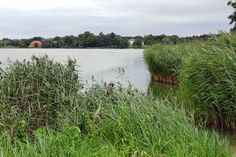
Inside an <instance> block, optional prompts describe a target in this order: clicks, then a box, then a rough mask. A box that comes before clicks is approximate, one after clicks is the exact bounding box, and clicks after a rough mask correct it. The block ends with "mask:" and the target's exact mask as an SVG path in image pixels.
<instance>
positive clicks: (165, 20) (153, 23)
mask: <svg viewBox="0 0 236 157" xmlns="http://www.w3.org/2000/svg"><path fill="white" fill-rule="evenodd" d="M226 3H227V2H226V1H223V0H207V1H204V0H198V1H196V0H176V1H175V0H166V1H161V0H149V1H147V0H146V1H143V0H129V1H127V0H119V1H118V0H114V1H111V0H110V1H109V0H97V1H95V2H94V5H96V7H91V8H84V9H82V8H71V9H68V8H67V9H65V8H64V9H63V8H55V9H50V10H35V11H24V10H21V11H20V10H12V9H0V30H1V31H0V38H2V37H10V38H18V37H20V38H24V37H32V36H38V35H40V36H43V37H52V36H57V35H60V36H63V35H69V34H74V35H78V34H79V33H82V32H84V31H91V32H94V33H99V32H101V31H103V32H105V33H107V32H115V33H118V34H122V35H144V34H163V33H165V34H177V35H180V36H186V35H194V34H203V33H214V32H217V31H219V30H224V31H228V30H229V29H230V26H229V24H228V23H229V20H228V19H227V16H228V15H229V14H230V13H231V12H232V9H231V8H229V7H228V6H227V5H226Z"/></svg>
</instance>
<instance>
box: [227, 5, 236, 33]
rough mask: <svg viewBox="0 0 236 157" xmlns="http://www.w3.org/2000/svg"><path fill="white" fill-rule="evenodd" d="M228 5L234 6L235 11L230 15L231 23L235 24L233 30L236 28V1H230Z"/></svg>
mask: <svg viewBox="0 0 236 157" xmlns="http://www.w3.org/2000/svg"><path fill="white" fill-rule="evenodd" d="M228 5H229V6H231V7H233V9H234V12H233V13H232V14H231V15H230V16H229V19H230V20H231V21H230V24H234V27H233V28H232V30H234V31H235V30H236V1H229V2H228Z"/></svg>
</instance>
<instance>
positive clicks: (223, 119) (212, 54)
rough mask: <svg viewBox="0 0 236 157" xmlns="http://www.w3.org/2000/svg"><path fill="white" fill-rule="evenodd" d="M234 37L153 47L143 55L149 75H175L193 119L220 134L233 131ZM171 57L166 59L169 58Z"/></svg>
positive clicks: (222, 35) (235, 115)
mask: <svg viewBox="0 0 236 157" xmlns="http://www.w3.org/2000/svg"><path fill="white" fill-rule="evenodd" d="M235 46H236V36H235V33H231V34H224V33H222V34H220V35H219V36H217V37H215V38H212V39H209V40H208V41H204V42H195V43H184V44H180V45H166V46H164V47H163V46H161V47H160V45H156V46H154V47H151V48H149V49H147V50H146V51H145V54H144V57H145V60H146V62H147V64H148V67H149V70H150V72H151V74H163V73H164V74H166V75H175V76H176V77H177V78H178V82H179V87H180V88H179V89H180V90H179V92H178V94H179V95H180V97H181V100H182V101H183V102H184V103H185V105H186V106H187V107H189V108H191V109H194V111H195V119H196V120H197V121H199V122H201V123H202V124H204V125H207V126H210V127H214V128H218V129H220V130H230V131H234V130H236V121H235V118H236V110H235V102H236V97H235V91H236V90H235V89H236V88H235V86H236V82H235V80H236V66H235V65H236V64H235V63H236V53H235V50H236V49H235ZM170 55H171V56H173V57H169V56H170Z"/></svg>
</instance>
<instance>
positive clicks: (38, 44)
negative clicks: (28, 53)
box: [29, 40, 43, 48]
mask: <svg viewBox="0 0 236 157" xmlns="http://www.w3.org/2000/svg"><path fill="white" fill-rule="evenodd" d="M42 46H43V43H42V42H41V41H39V40H33V41H32V42H31V43H30V45H29V48H41V47H42Z"/></svg>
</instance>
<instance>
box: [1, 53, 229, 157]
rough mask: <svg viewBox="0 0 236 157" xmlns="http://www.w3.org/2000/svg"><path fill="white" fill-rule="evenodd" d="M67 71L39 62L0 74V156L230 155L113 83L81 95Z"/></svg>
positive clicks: (163, 106)
mask: <svg viewBox="0 0 236 157" xmlns="http://www.w3.org/2000/svg"><path fill="white" fill-rule="evenodd" d="M75 66H76V64H75V62H74V61H73V60H70V59H69V60H68V63H67V64H65V65H62V64H61V63H57V62H54V61H53V60H50V59H49V58H48V57H46V56H45V57H41V58H37V57H32V61H23V62H15V63H11V64H10V65H7V67H6V66H3V67H2V69H1V73H0V84H1V86H0V102H1V103H0V104H1V105H0V108H1V109H0V115H1V116H0V155H1V156H4V157H8V156H17V157H21V156H22V157H23V156H132V157H138V156H179V157H183V156H186V157H188V156H193V157H194V156H196V157H198V156H202V157H204V156H205V157H215V156H218V157H227V156H230V154H229V153H228V143H227V141H226V140H225V139H224V138H222V137H219V136H218V135H217V134H216V133H214V132H209V131H206V130H203V129H202V127H201V126H196V125H195V124H194V119H193V116H191V115H192V114H191V113H189V112H186V111H185V110H184V109H183V108H182V107H180V106H178V107H177V105H176V104H173V103H172V102H169V101H167V100H159V99H156V98H154V97H152V96H151V95H147V94H145V93H142V92H138V91H136V90H133V89H132V88H131V87H129V88H126V89H125V88H123V87H122V86H121V85H119V84H115V85H114V84H103V85H99V84H93V85H91V86H90V87H88V89H85V90H84V91H83V92H82V91H81V90H80V89H81V86H82V85H81V84H80V82H79V81H78V72H77V71H76V68H75Z"/></svg>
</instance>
